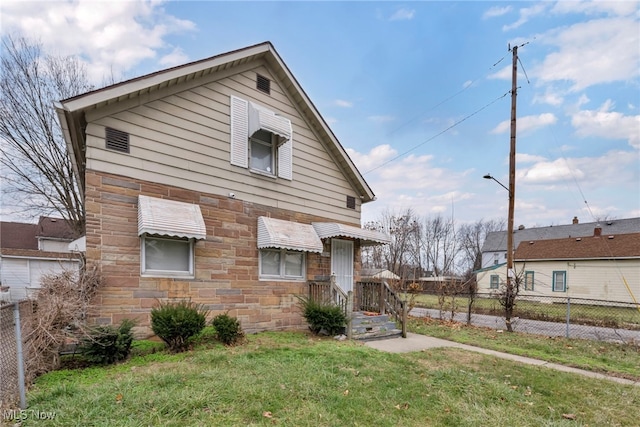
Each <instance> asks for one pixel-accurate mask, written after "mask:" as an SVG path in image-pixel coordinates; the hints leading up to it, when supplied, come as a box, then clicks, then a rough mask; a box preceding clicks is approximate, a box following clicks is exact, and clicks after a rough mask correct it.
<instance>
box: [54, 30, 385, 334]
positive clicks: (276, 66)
mask: <svg viewBox="0 0 640 427" xmlns="http://www.w3.org/2000/svg"><path fill="white" fill-rule="evenodd" d="M56 109H57V111H58V116H59V118H60V122H61V124H62V128H63V132H64V136H65V140H66V142H67V145H68V147H69V151H70V154H71V157H72V159H73V163H74V168H75V171H76V173H77V174H78V178H79V182H80V183H81V186H82V190H83V193H84V198H85V199H84V200H85V206H86V224H87V225H86V257H87V262H88V263H99V264H100V266H101V270H102V273H103V275H104V278H105V284H104V286H103V287H102V288H101V289H100V290H99V293H98V296H97V298H96V301H95V303H96V307H97V310H98V317H97V321H98V322H100V323H119V322H120V321H121V320H122V319H124V318H135V319H138V320H139V322H140V323H139V325H140V326H142V327H145V326H148V324H149V313H150V310H151V308H152V307H153V306H154V305H156V304H157V302H158V300H167V299H177V298H190V299H191V300H193V301H196V302H198V303H203V304H205V305H206V306H207V307H208V308H209V309H210V310H211V313H212V314H216V313H221V312H225V311H229V314H230V315H232V316H236V317H238V318H239V320H240V321H241V323H242V326H243V328H244V329H245V330H247V331H248V332H253V331H261V330H277V329H289V328H301V327H303V326H304V320H303V319H302V317H301V315H300V310H299V308H298V301H297V299H296V298H295V296H296V295H301V294H306V293H307V283H308V281H312V280H326V279H328V277H329V276H330V275H331V274H332V273H334V274H335V275H336V277H337V281H338V284H339V285H340V286H341V287H342V288H343V289H345V290H349V289H351V288H352V287H353V284H354V282H355V281H356V280H358V278H359V270H360V262H359V258H360V257H359V250H360V247H361V246H362V245H367V244H379V243H385V242H387V241H388V237H387V236H386V235H384V234H381V233H377V232H372V231H368V230H363V229H361V228H360V214H361V206H362V204H363V203H367V202H370V201H373V200H374V199H375V197H374V194H373V192H372V191H371V189H370V188H369V186H368V185H367V183H366V182H365V180H364V179H363V177H362V175H361V174H360V172H359V171H358V170H357V169H356V167H355V165H354V164H353V162H352V161H351V159H350V158H349V156H348V155H347V153H346V151H345V150H344V148H343V147H342V145H341V144H340V143H339V141H338V140H337V139H336V137H335V135H334V134H333V133H332V132H331V130H330V129H329V127H328V126H327V124H326V122H325V121H324V120H323V118H322V117H321V116H320V114H319V113H318V111H317V110H316V109H315V107H314V105H313V104H312V103H311V101H310V100H309V98H308V97H307V95H306V94H305V92H304V91H303V90H302V88H301V87H300V86H299V84H298V82H297V81H296V79H295V78H294V77H293V75H292V74H291V72H290V71H289V69H288V68H287V67H286V65H285V64H284V62H283V61H282V59H281V58H280V56H279V55H278V54H277V52H276V51H275V49H274V47H273V46H272V45H271V43H268V42H267V43H262V44H258V45H254V46H250V47H247V48H244V49H240V50H236V51H233V52H229V53H225V54H222V55H218V56H214V57H212V58H208V59H205V60H202V61H197V62H192V63H189V64H186V65H183V66H179V67H174V68H170V69H167V70H164V71H160V72H157V73H153V74H149V75H146V76H142V77H139V78H136V79H132V80H129V81H125V82H123V83H119V84H116V85H113V86H109V87H106V88H104V89H100V90H96V91H93V92H89V93H86V94H83V95H80V96H77V97H74V98H71V99H67V100H64V101H61V102H60V103H59V104H57V105H56Z"/></svg>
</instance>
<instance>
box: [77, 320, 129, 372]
mask: <svg viewBox="0 0 640 427" xmlns="http://www.w3.org/2000/svg"><path fill="white" fill-rule="evenodd" d="M134 325H135V322H134V321H133V320H129V319H125V320H123V321H122V323H121V324H120V326H119V327H117V328H116V327H114V326H111V325H109V326H97V327H95V328H93V329H91V330H90V331H89V333H88V334H87V336H86V337H84V338H82V340H81V341H80V347H79V350H80V353H81V354H82V355H83V356H84V357H85V358H86V359H87V360H89V361H90V362H93V363H100V364H105V365H107V364H111V363H115V362H118V361H120V360H124V359H126V358H127V357H128V356H129V353H130V352H131V342H132V341H133V332H132V329H133V326H134Z"/></svg>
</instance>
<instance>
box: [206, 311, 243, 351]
mask: <svg viewBox="0 0 640 427" xmlns="http://www.w3.org/2000/svg"><path fill="white" fill-rule="evenodd" d="M211 325H212V326H213V327H214V328H215V329H216V337H217V338H218V340H220V342H222V343H223V344H224V345H232V344H235V343H237V342H238V341H239V340H240V339H242V337H244V332H242V327H241V326H240V322H239V321H238V319H236V318H235V317H231V316H229V315H228V314H227V313H225V314H219V315H217V316H216V317H214V318H213V320H212V321H211Z"/></svg>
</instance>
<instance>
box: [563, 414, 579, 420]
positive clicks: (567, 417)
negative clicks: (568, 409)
mask: <svg viewBox="0 0 640 427" xmlns="http://www.w3.org/2000/svg"><path fill="white" fill-rule="evenodd" d="M562 418H564V419H565V420H575V419H576V414H562Z"/></svg>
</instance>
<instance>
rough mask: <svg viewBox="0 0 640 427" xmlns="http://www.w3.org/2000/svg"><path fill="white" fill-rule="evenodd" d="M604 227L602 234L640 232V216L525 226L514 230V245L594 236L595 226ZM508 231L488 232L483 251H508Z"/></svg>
mask: <svg viewBox="0 0 640 427" xmlns="http://www.w3.org/2000/svg"><path fill="white" fill-rule="evenodd" d="M597 227H600V228H602V235H607V236H608V235H612V234H628V233H638V232H640V217H638V218H627V219H613V220H606V221H602V222H585V223H584V224H566V225H550V226H547V227H535V228H524V229H522V230H514V231H513V246H514V247H515V248H517V247H518V246H519V244H520V243H521V242H523V241H531V240H535V241H538V240H548V239H561V238H569V237H586V236H592V235H593V232H594V230H595V228H597ZM506 250H507V232H506V231H493V232H490V233H487V237H486V238H485V241H484V243H483V245H482V252H506Z"/></svg>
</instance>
